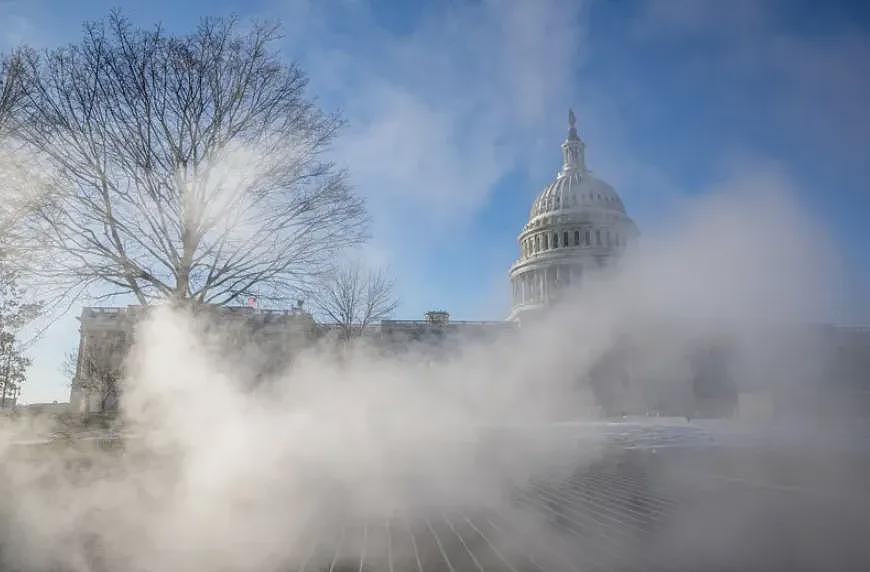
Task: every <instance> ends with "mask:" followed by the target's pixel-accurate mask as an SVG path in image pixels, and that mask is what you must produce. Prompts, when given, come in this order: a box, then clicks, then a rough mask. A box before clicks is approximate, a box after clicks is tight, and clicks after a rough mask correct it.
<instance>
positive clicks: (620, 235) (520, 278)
mask: <svg viewBox="0 0 870 572" xmlns="http://www.w3.org/2000/svg"><path fill="white" fill-rule="evenodd" d="M637 236H638V230H637V227H636V226H635V224H634V222H633V221H632V220H631V219H630V218H629V217H628V215H627V214H626V212H625V206H624V205H623V204H622V199H621V198H620V197H619V195H618V194H617V193H616V191H614V190H613V187H611V186H610V185H608V184H607V183H605V182H604V181H602V180H601V179H598V178H597V177H595V176H594V175H593V174H592V172H591V171H589V169H588V168H587V167H586V145H585V143H583V140H582V139H580V136H579V135H578V134H577V126H576V121H575V118H574V113H573V112H572V111H569V112H568V138H567V139H566V140H565V142H564V143H562V168H561V169H560V170H559V172H558V173H557V174H556V179H555V180H554V181H553V182H552V183H550V184H549V185H547V186H546V187H545V188H544V190H543V191H541V193H540V194H539V195H538V196H537V198H536V199H535V201H534V203H532V208H531V211H530V212H529V220H528V222H527V223H526V224H525V226H523V228H522V231H521V232H520V234H519V237H518V241H519V250H520V256H519V258H518V259H517V260H516V262H514V264H513V265H512V266H511V269H510V281H511V288H512V296H511V300H512V304H511V313H510V317H509V319H510V320H519V319H521V317H522V316H523V314H527V313H528V312H534V311H537V310H541V309H543V308H545V307H547V306H549V305H550V304H551V303H553V302H555V301H556V300H558V298H559V297H560V295H561V293H562V292H563V291H564V290H565V288H567V287H569V286H572V285H573V286H577V285H578V284H579V283H581V282H582V281H583V277H584V275H585V274H587V273H589V272H594V271H595V270H596V269H600V268H602V267H605V266H606V265H607V264H608V263H610V262H611V261H612V260H613V259H614V258H616V257H618V256H619V255H620V254H621V253H622V252H623V251H624V250H625V248H626V247H627V246H629V245H630V244H632V243H633V242H634V241H635V240H636V238H637Z"/></svg>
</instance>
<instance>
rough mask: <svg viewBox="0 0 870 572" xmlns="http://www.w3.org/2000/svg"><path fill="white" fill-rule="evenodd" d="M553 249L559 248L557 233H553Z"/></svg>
mask: <svg viewBox="0 0 870 572" xmlns="http://www.w3.org/2000/svg"><path fill="white" fill-rule="evenodd" d="M553 248H559V233H558V232H554V233H553Z"/></svg>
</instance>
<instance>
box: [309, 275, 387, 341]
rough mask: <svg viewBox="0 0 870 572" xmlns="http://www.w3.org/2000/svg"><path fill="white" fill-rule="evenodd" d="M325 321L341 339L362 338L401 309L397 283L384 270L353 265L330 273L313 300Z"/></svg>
mask: <svg viewBox="0 0 870 572" xmlns="http://www.w3.org/2000/svg"><path fill="white" fill-rule="evenodd" d="M314 304H315V306H316V308H317V309H318V310H319V311H320V313H321V314H322V315H323V317H324V318H325V319H327V320H329V321H331V322H333V323H334V324H335V325H336V326H337V327H338V330H339V332H340V334H341V337H342V339H344V340H350V339H351V338H353V337H357V336H361V335H362V334H363V332H364V331H365V330H366V328H368V327H369V326H370V325H371V324H372V323H374V322H376V321H378V320H382V319H384V318H387V317H389V316H390V314H392V313H393V311H394V310H395V309H396V306H397V305H398V300H397V299H396V297H395V294H394V282H393V280H392V279H391V278H389V276H388V274H387V272H386V271H385V270H383V269H376V270H370V269H363V268H362V267H361V265H360V264H359V263H356V262H354V263H350V264H347V265H345V266H342V267H340V268H339V269H337V270H335V271H334V272H333V273H331V274H330V275H329V276H328V277H327V279H326V280H324V282H323V284H322V286H321V287H320V288H319V290H318V291H317V293H316V295H315V297H314Z"/></svg>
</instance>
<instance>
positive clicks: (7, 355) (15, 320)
mask: <svg viewBox="0 0 870 572" xmlns="http://www.w3.org/2000/svg"><path fill="white" fill-rule="evenodd" d="M2 254H3V253H2V250H0V408H2V407H6V405H7V400H8V399H11V398H14V397H15V396H16V395H17V394H18V392H19V391H20V389H21V384H22V383H24V380H25V372H26V371H27V368H28V367H29V366H30V359H29V358H28V357H26V356H25V355H24V352H23V347H22V346H23V344H22V340H21V335H20V334H21V330H22V328H24V327H25V326H26V325H27V324H28V323H29V322H30V321H32V320H33V319H34V318H35V317H36V315H37V314H38V312H39V307H38V306H37V305H34V304H28V303H26V302H25V298H26V295H25V294H26V293H25V291H24V289H23V288H22V287H21V286H20V285H19V283H18V276H17V272H16V271H15V269H14V268H13V266H12V265H10V264H9V263H8V262H7V261H6V260H5V259H4V257H3V255H2Z"/></svg>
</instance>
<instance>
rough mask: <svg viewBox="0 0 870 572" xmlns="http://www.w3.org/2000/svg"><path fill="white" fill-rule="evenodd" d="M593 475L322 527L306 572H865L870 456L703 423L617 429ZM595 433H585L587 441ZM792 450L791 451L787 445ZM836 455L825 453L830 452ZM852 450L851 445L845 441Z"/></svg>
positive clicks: (303, 567)
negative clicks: (485, 503) (494, 499)
mask: <svg viewBox="0 0 870 572" xmlns="http://www.w3.org/2000/svg"><path fill="white" fill-rule="evenodd" d="M595 430H596V431H598V432H601V433H602V434H603V435H604V439H605V441H606V446H605V448H604V450H603V451H602V453H601V455H600V456H598V457H597V458H596V460H595V461H594V462H592V463H591V464H584V465H583V466H581V467H578V468H577V469H576V470H575V471H571V472H570V473H569V474H568V475H564V474H560V475H559V476H558V477H554V478H552V479H547V478H535V479H534V480H533V481H531V482H530V483H528V484H527V485H526V486H522V487H517V488H516V490H515V492H514V494H513V495H512V499H511V503H510V508H507V509H505V508H500V509H493V508H485V507H482V508H473V507H461V508H460V507H455V506H453V507H437V508H433V507H416V508H413V509H408V510H407V511H398V512H396V513H395V514H394V515H392V516H391V517H389V518H385V519H362V520H361V521H354V522H344V523H343V524H341V525H338V526H336V525H330V524H322V525H312V526H311V527H310V528H309V530H308V531H307V534H308V535H309V538H308V541H307V542H303V545H304V546H307V547H308V548H307V553H306V554H303V555H302V556H301V558H300V562H299V563H298V565H297V564H295V563H294V565H293V567H291V569H294V568H295V569H298V570H300V571H309V572H310V571H314V572H319V571H327V570H328V571H332V572H335V571H338V570H342V571H346V570H354V571H364V570H369V571H374V570H388V571H390V572H399V571H417V572H429V571H433V572H434V571H448V572H460V571H476V572H490V571H493V572H494V571H501V570H504V571H510V572H526V571H529V572H549V571H557V570H558V571H575V572H580V571H586V570H592V571H597V570H636V571H647V570H861V569H866V566H867V564H868V563H870V547H868V543H867V542H866V538H865V537H866V532H867V531H868V530H870V511H868V509H870V503H868V500H870V495H868V489H867V488H866V487H865V485H864V484H863V483H862V479H861V478H860V474H861V471H865V472H864V473H863V474H867V473H866V469H868V468H870V455H867V451H866V450H863V451H862V448H861V442H862V441H863V442H864V443H866V442H867V441H868V440H863V439H860V438H858V439H855V440H854V441H853V443H854V444H855V445H856V447H852V446H849V447H844V448H843V450H839V451H838V450H835V449H834V448H832V447H831V446H830V445H829V444H823V443H816V444H813V443H803V444H794V443H793V444H791V445H790V444H788V443H787V442H784V441H783V438H784V437H787V432H784V433H783V435H777V434H775V433H773V432H766V433H765V434H764V435H763V436H762V435H761V434H760V433H753V432H747V431H735V430H729V429H728V426H727V425H721V426H719V425H710V426H705V425H704V424H703V423H700V424H698V423H682V424H681V423H679V422H672V423H667V422H664V423H653V424H650V423H642V422H638V423H633V422H630V421H629V422H624V423H609V424H602V425H599V426H597V427H596V428H595ZM581 433H582V431H581ZM786 441H787V439H786ZM822 445H824V446H822ZM844 445H846V444H845V443H844Z"/></svg>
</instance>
